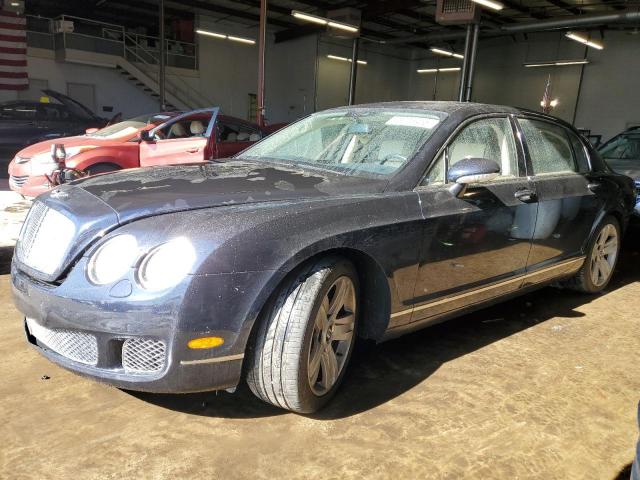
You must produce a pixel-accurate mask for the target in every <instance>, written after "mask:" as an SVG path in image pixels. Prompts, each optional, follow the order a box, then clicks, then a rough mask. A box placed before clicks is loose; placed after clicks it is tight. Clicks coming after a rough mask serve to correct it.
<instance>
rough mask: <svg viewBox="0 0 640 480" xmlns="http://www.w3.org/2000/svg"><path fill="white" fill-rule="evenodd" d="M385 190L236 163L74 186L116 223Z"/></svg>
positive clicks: (127, 173)
mask: <svg viewBox="0 0 640 480" xmlns="http://www.w3.org/2000/svg"><path fill="white" fill-rule="evenodd" d="M386 184H387V181H386V180H372V179H365V178H359V177H347V176H344V175H339V174H336V173H331V172H328V171H325V170H322V171H320V170H316V169H314V170H307V169H304V170H303V169H300V168H297V167H287V166H282V165H275V164H271V163H265V162H260V161H256V162H247V161H240V160H225V161H217V162H211V163H204V164H203V163H198V164H185V165H173V166H161V167H151V168H137V169H131V170H122V171H119V172H114V173H110V174H105V175H96V176H94V177H90V178H87V179H84V180H81V181H79V182H75V185H76V186H77V187H79V188H81V189H83V190H85V191H86V192H88V193H90V194H92V195H94V196H95V197H97V198H98V199H100V200H101V202H102V203H105V204H107V205H109V206H110V207H111V208H112V209H113V210H114V211H115V213H116V214H117V216H118V220H119V223H127V222H130V221H132V220H135V219H137V218H142V217H148V216H153V215H160V214H163V213H171V212H177V211H183V210H192V209H199V208H210V207H219V206H230V205H241V204H247V203H258V202H275V201H292V200H302V199H314V198H322V197H330V196H336V195H358V194H370V193H378V192H382V191H383V190H384V188H385V186H386Z"/></svg>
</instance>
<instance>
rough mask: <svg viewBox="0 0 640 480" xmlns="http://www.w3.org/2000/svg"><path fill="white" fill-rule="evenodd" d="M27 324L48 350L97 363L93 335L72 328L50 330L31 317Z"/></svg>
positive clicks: (86, 363)
mask: <svg viewBox="0 0 640 480" xmlns="http://www.w3.org/2000/svg"><path fill="white" fill-rule="evenodd" d="M27 326H28V327H29V332H31V335H33V336H34V337H36V339H37V340H38V343H39V344H41V345H43V346H45V347H47V348H48V349H49V350H53V351H54V352H56V353H57V354H59V355H62V356H63V357H67V358H68V359H70V360H74V361H76V362H79V363H84V364H85V365H94V366H95V365H96V364H97V363H98V341H97V339H96V337H95V336H93V335H91V334H89V333H84V332H79V331H74V330H62V329H54V330H52V329H49V328H46V327H43V326H42V325H39V324H38V323H37V322H36V321H35V320H33V319H31V318H28V319H27Z"/></svg>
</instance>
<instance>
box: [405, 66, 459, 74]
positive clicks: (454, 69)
mask: <svg viewBox="0 0 640 480" xmlns="http://www.w3.org/2000/svg"><path fill="white" fill-rule="evenodd" d="M459 71H460V67H448V68H419V69H418V70H416V72H418V73H436V72H459Z"/></svg>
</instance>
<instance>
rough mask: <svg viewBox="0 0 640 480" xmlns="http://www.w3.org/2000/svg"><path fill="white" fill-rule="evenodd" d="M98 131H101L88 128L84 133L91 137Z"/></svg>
mask: <svg viewBox="0 0 640 480" xmlns="http://www.w3.org/2000/svg"><path fill="white" fill-rule="evenodd" d="M98 130H100V129H99V128H87V129H86V130H85V131H84V133H86V134H87V135H91V134H92V133H96V132H97V131H98Z"/></svg>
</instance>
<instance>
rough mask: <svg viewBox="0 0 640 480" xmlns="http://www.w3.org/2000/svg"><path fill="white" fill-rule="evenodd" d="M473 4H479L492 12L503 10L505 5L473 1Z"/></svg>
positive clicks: (489, 0)
mask: <svg viewBox="0 0 640 480" xmlns="http://www.w3.org/2000/svg"><path fill="white" fill-rule="evenodd" d="M471 1H472V2H473V3H477V4H478V5H482V6H483V7H487V8H490V9H492V10H502V9H503V8H504V5H503V4H501V3H500V2H496V1H494V0H471Z"/></svg>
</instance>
